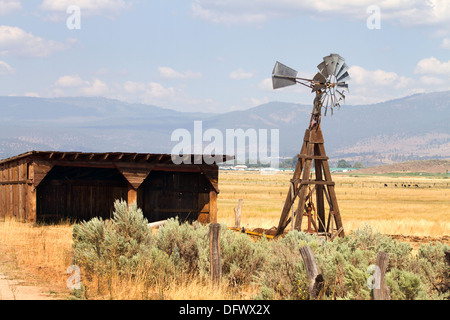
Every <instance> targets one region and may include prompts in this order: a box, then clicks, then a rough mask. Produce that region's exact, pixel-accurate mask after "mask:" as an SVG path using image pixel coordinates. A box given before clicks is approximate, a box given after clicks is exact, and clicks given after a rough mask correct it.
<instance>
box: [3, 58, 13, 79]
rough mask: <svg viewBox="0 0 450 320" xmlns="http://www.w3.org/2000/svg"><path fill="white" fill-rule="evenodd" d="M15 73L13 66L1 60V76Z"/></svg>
mask: <svg viewBox="0 0 450 320" xmlns="http://www.w3.org/2000/svg"><path fill="white" fill-rule="evenodd" d="M12 73H14V69H13V67H11V66H10V65H9V64H7V63H6V62H5V61H0V76H3V75H7V74H12Z"/></svg>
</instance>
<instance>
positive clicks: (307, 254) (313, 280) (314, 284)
mask: <svg viewBox="0 0 450 320" xmlns="http://www.w3.org/2000/svg"><path fill="white" fill-rule="evenodd" d="M300 254H301V255H302V259H303V262H304V263H305V267H306V275H307V277H308V280H309V295H310V297H311V299H317V297H319V293H320V291H321V290H322V288H323V283H324V279H323V276H322V274H320V273H319V271H318V269H317V265H316V260H315V259H314V255H313V253H312V251H311V248H310V247H308V246H305V247H301V248H300Z"/></svg>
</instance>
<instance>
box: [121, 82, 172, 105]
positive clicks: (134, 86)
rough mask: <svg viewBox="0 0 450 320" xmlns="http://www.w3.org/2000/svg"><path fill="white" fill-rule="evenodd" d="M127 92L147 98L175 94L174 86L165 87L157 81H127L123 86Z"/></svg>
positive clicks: (158, 97)
mask: <svg viewBox="0 0 450 320" xmlns="http://www.w3.org/2000/svg"><path fill="white" fill-rule="evenodd" d="M123 88H124V90H125V93H127V94H135V95H139V96H141V97H142V98H144V99H145V100H148V99H149V98H157V99H160V98H164V97H170V96H173V95H174V94H175V89H174V88H165V87H164V86H163V85H161V84H160V83H157V82H148V83H143V82H134V81H127V82H126V83H125V84H124V86H123Z"/></svg>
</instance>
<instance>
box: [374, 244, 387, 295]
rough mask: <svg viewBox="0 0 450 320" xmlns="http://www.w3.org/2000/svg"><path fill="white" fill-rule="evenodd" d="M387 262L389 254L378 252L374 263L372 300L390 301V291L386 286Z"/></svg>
mask: <svg viewBox="0 0 450 320" xmlns="http://www.w3.org/2000/svg"><path fill="white" fill-rule="evenodd" d="M388 262H389V254H387V253H385V252H382V251H380V252H378V255H377V261H376V263H375V274H374V278H375V283H374V287H373V299H374V300H390V299H391V297H390V289H389V287H388V286H387V285H386V269H387V265H388Z"/></svg>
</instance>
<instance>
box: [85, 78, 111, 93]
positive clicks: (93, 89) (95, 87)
mask: <svg viewBox="0 0 450 320" xmlns="http://www.w3.org/2000/svg"><path fill="white" fill-rule="evenodd" d="M79 92H80V94H81V95H83V96H92V97H99V96H104V95H106V94H107V93H108V92H109V87H108V85H107V84H106V83H104V82H103V81H101V80H99V79H94V80H93V81H92V82H88V83H87V86H85V87H81V88H80V90H79Z"/></svg>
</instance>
